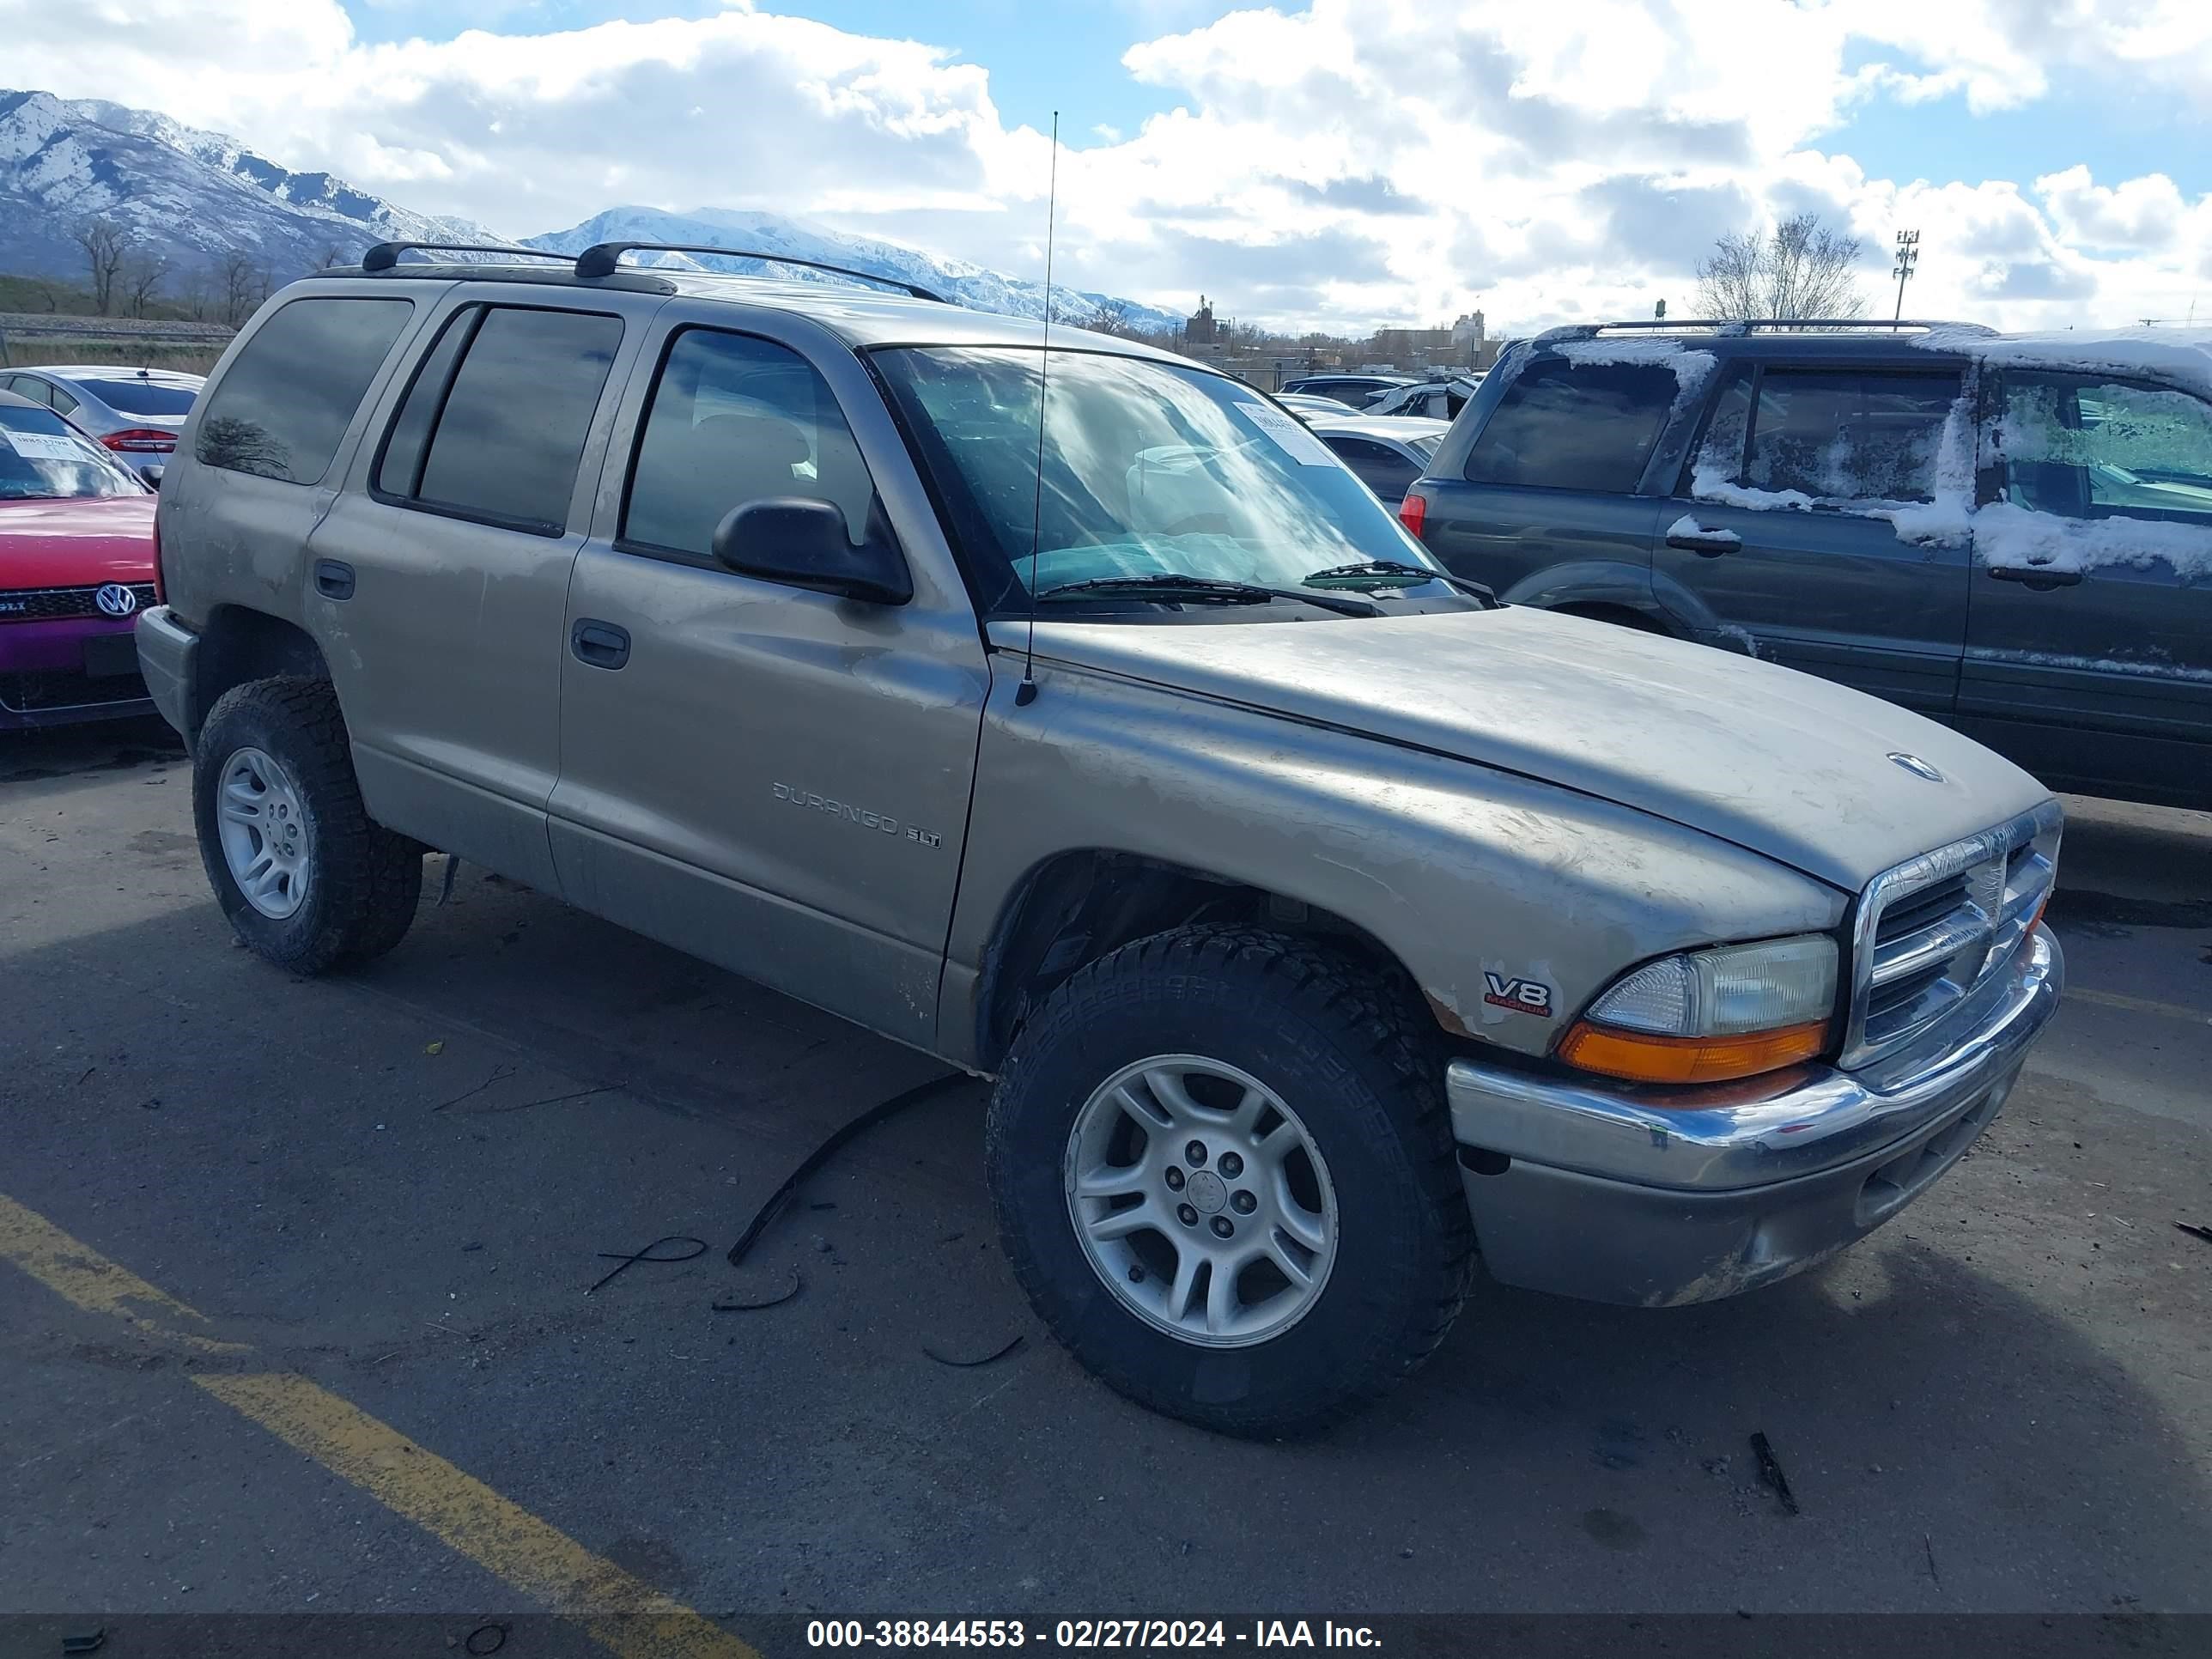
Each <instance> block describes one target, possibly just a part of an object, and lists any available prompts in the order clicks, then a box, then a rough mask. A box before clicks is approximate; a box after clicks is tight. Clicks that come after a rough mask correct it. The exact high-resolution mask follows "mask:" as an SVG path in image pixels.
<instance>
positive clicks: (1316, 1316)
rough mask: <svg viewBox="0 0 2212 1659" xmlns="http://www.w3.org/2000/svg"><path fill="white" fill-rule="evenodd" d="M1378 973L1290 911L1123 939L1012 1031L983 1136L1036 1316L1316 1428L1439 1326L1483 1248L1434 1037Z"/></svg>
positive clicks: (1259, 1418) (1423, 1345)
mask: <svg viewBox="0 0 2212 1659" xmlns="http://www.w3.org/2000/svg"><path fill="white" fill-rule="evenodd" d="M1414 1031H1415V1028H1414V1027H1413V1024H1412V1022H1411V1021H1410V1020H1408V1019H1407V1018H1401V1016H1400V1015H1399V1013H1398V1012H1397V1009H1396V1005H1395V1000H1394V999H1393V997H1392V995H1391V993H1390V990H1389V987H1387V986H1385V985H1384V984H1383V983H1382V982H1381V981H1379V980H1377V979H1376V977H1375V976H1373V975H1370V974H1368V973H1367V972H1366V971H1365V970H1364V969H1361V968H1359V967H1358V966H1357V965H1355V964H1354V963H1351V962H1349V961H1347V960H1346V959H1343V958H1341V957H1337V956H1335V955H1334V954H1332V953H1330V952H1328V951H1322V950H1319V949H1316V947H1314V946H1312V945H1308V944H1306V943H1304V942H1302V941H1299V940H1296V939H1290V938H1287V937H1285V936H1282V935H1279V934H1273V933H1264V932H1261V931H1257V930H1253V929H1245V928H1228V927H1194V928H1188V929H1184V930H1182V931H1179V932H1176V933H1164V934H1161V935H1158V936H1157V937H1155V938H1152V939H1140V940H1138V941H1136V942H1135V943H1133V944H1131V945H1124V946H1123V947H1122V948H1121V949H1120V950H1118V951H1115V952H1113V953H1112V954H1111V955H1109V956H1107V957H1103V958H1102V959H1101V960H1099V961H1097V962H1096V963H1091V965H1089V966H1088V967H1086V968H1085V969H1082V970H1081V971H1080V972H1079V973H1077V974H1076V975H1074V976H1073V977H1072V978H1071V979H1070V980H1069V981H1067V982H1066V984H1065V985H1062V986H1061V987H1060V988H1059V989H1058V990H1057V991H1055V992H1054V994H1052V995H1051V997H1050V998H1048V1000H1046V1002H1045V1004H1044V1006H1042V1009H1041V1010H1040V1011H1039V1012H1037V1014H1036V1016H1035V1018H1032V1019H1031V1020H1030V1022H1029V1024H1027V1025H1025V1026H1024V1029H1023V1030H1022V1031H1021V1033H1020V1034H1019V1035H1018V1036H1017V1037H1016V1039H1015V1042H1014V1045H1013V1048H1012V1051H1011V1052H1010V1053H1009V1054H1008V1055H1007V1058H1006V1065H1005V1067H1004V1069H1003V1070H1002V1071H1001V1073H1000V1078H999V1082H998V1086H997V1088H996V1090H995V1091H994V1094H993V1096H992V1101H991V1108H990V1115H989V1118H988V1122H987V1131H986V1142H985V1158H986V1164H987V1171H988V1175H989V1179H990V1184H991V1190H992V1196H993V1200H994V1203H995V1205H996V1207H997V1210H998V1215H999V1224H1000V1231H1001V1234H1002V1235H1003V1237H1004V1239H1005V1243H1006V1252H1007V1255H1008V1257H1009V1259H1010V1260H1011V1261H1012V1263H1013V1266H1014V1270H1015V1273H1016V1274H1017V1275H1018V1278H1019V1279H1020V1280H1021V1283H1022V1286H1023V1288H1024V1291H1027V1292H1028V1294H1029V1297H1030V1302H1031V1304H1033V1305H1034V1306H1035V1307H1036V1310H1037V1313H1038V1315H1039V1316H1041V1317H1042V1319H1043V1320H1044V1321H1045V1322H1046V1323H1047V1324H1048V1325H1049V1326H1050V1327H1051V1328H1052V1330H1053V1332H1054V1335H1056V1336H1057V1337H1058V1338H1059V1339H1060V1341H1061V1342H1063V1343H1064V1344H1065V1345H1066V1346H1067V1347H1068V1348H1069V1350H1070V1351H1071V1352H1073V1353H1074V1355H1075V1357H1076V1358H1078V1359H1079V1360H1080V1361H1081V1362H1082V1364H1084V1365H1085V1367H1086V1368H1088V1369H1089V1370H1091V1371H1092V1372H1093V1373H1094V1374H1096V1375H1097V1376H1099V1377H1100V1378H1101V1379H1102V1380H1103V1381H1104V1382H1105V1383H1107V1384H1108V1385H1109V1386H1110V1387H1112V1388H1114V1389H1117V1390H1118V1391H1120V1392H1121V1393H1122V1394H1124V1395H1128V1396H1129V1397H1130V1398H1131V1399H1133V1400H1135V1401H1139V1403H1140V1404H1143V1405H1146V1406H1148V1407H1152V1409H1153V1410H1155V1411H1159V1412H1164V1413H1167V1414H1168V1415H1170V1416H1173V1417H1179V1418H1182V1419H1185V1420H1187V1421H1189V1422H1192V1423H1195V1424H1198V1425H1201V1426H1203V1427H1206V1428H1209V1429H1213V1430H1216V1431H1221V1432H1224V1433H1229V1434H1237V1435H1244V1436H1251V1437H1279V1436H1288V1435H1297V1434H1304V1433H1308V1432H1311V1431H1315V1430H1317V1429H1319V1428H1322V1427H1323V1426H1325V1425H1328V1424H1329V1423H1332V1422H1334V1421H1335V1420H1337V1419H1340V1418H1341V1417H1343V1416H1345V1415H1346V1414H1347V1413H1350V1412H1352V1411H1354V1410H1356V1409H1358V1407H1361V1406H1363V1405H1364V1404H1366V1403H1367V1402H1368V1401H1371V1400H1373V1399H1375V1398H1376V1397H1377V1396H1379V1395H1382V1394H1383V1393H1384V1392H1386V1391H1387V1390H1388V1389H1390V1388H1392V1387H1394V1386H1395V1384H1396V1383H1399V1382H1400V1381H1401V1379H1402V1378H1404V1377H1405V1376H1407V1374H1408V1373H1409V1372H1411V1371H1412V1370H1413V1369H1414V1367H1415V1366H1417V1365H1419V1364H1420V1362H1421V1361H1422V1360H1423V1359H1424V1358H1426V1357H1427V1356H1428V1354H1429V1353H1430V1352H1431V1350H1432V1349H1434V1348H1435V1346H1437V1343H1438V1342H1439V1341H1440V1340H1443V1334H1444V1332H1445V1331H1446V1330H1447V1329H1448V1328H1449V1326H1450V1324H1451V1322H1452V1319H1453V1317H1454V1316H1455V1315H1456V1314H1457V1312H1458V1310H1459V1307H1460V1304H1461V1302H1462V1300H1463V1298H1464V1297H1465V1296H1466V1293H1467V1287H1468V1275H1469V1271H1470V1264H1471V1261H1472V1259H1473V1254H1474V1232H1473V1228H1472V1226H1471V1225H1470V1223H1469V1221H1468V1212H1467V1202H1466V1199H1465V1197H1464V1196H1463V1194H1462V1188H1461V1185H1460V1179H1459V1171H1458V1166H1457V1163H1456V1160H1455V1156H1454V1150H1453V1146H1452V1141H1451V1135H1450V1131H1449V1124H1448V1121H1447V1116H1446V1113H1445V1109H1444V1103H1443V1088H1442V1068H1441V1063H1440V1062H1437V1063H1433V1064H1432V1063H1430V1060H1431V1058H1432V1057H1431V1056H1428V1055H1426V1054H1424V1053H1423V1052H1422V1051H1421V1050H1422V1045H1420V1044H1419V1040H1418V1037H1417V1036H1415V1034H1414Z"/></svg>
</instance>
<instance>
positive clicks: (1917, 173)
mask: <svg viewBox="0 0 2212 1659" xmlns="http://www.w3.org/2000/svg"><path fill="white" fill-rule="evenodd" d="M1931 3H1941V0H1931ZM2207 3H2208V4H2212V0H2207ZM1902 56H1904V55H1902V54H1899V53H1896V52H1884V51H1882V50H1881V49H1880V48H1879V47H1876V46H1870V45H1866V44H1863V43H1854V45H1853V46H1851V47H1850V48H1849V49H1848V50H1846V52H1844V68H1845V69H1846V70H1857V69H1858V68H1860V67H1862V66H1863V65H1864V64H1871V63H1875V62H1879V61H1881V60H1882V59H1884V58H1887V59H1890V60H1891V61H1898V60H1899V58H1900V57H1902ZM1906 61H1908V62H1910V61H1911V60H1910V59H1909V58H1908V59H1907V60H1906ZM1912 66H1913V67H1914V68H1917V69H1920V70H1925V69H1927V68H1929V65H1927V64H1920V63H1916V64H1912ZM1816 142H1817V143H1819V144H1820V147H1821V148H1822V149H1833V150H1838V151H1840V152H1842V153H1843V154H1844V155H1849V156H1850V157H1851V158H1852V159H1853V160H1854V161H1857V163H1858V164H1859V165H1860V166H1861V167H1864V168H1865V169H1866V170H1867V172H1868V173H1869V174H1870V175H1871V176H1873V177H1875V178H1887V179H1897V180H1898V181H1899V182H1900V183H1904V182H1907V181H1909V180H1911V179H1938V180H1940V179H1975V180H1979V179H2021V180H2027V179H2039V178H2042V177H2043V176H2044V175H2045V174H2046V173H2060V172H2063V171H2064V170H2065V169H2066V168H2068V167H2074V166H2075V165H2077V164H2081V165H2086V166H2087V167H2088V169H2089V171H2090V172H2091V173H2094V174H2096V176H2097V177H2098V178H2100V179H2134V178H2137V177H2139V176H2141V175H2142V174H2143V173H2165V174H2166V176H2167V177H2168V178H2170V179H2172V180H2173V181H2174V183H2175V184H2177V185H2179V186H2180V187H2181V189H2182V190H2183V191H2184V192H2185V193H2187V194H2190V195H2199V194H2202V193H2203V191H2207V190H2212V112H2206V111H2203V110H2201V109H2199V110H2191V109H2190V108H2189V107H2187V106H2181V107H2176V106H2175V105H2174V104H2173V103H2172V102H2170V101H2168V100H2164V99H2160V98H2157V97H2147V98H2142V97H2134V96H2130V93H2129V88H2127V87H2126V86H2125V85H2124V84H2115V83H2114V82H2112V81H2110V80H2108V79H2106V78H2102V77H2100V78H2099V79H2098V80H2097V81H2095V82H2086V83H2069V82H2066V81H2063V80H2062V81H2060V82H2057V84H2055V85H2054V86H2053V87H2052V88H2051V90H2050V91H2049V92H2047V93H2046V94H2044V95H2043V96H2042V97H2041V98H2039V99H2038V100H2035V101H2034V102H2033V104H2029V105H2027V106H2023V107H2021V108H2019V109H2001V110H1990V111H1986V112H1983V113H1980V114H1976V113H1974V112H1972V111H1971V110H1969V109H1968V108H1967V107H1966V99H1965V98H1964V97H1963V96H1960V94H1955V93H1954V94H1950V95H1949V96H1947V97H1942V98H1936V99H1931V100H1929V101H1927V102H1926V103H1921V104H1913V103H1907V102H1905V101H1904V100H1899V99H1894V98H1881V99H1877V100H1873V101H1872V102H1870V103H1869V104H1868V105H1867V106H1864V107H1863V110H1861V111H1860V112H1858V113H1857V115H1856V116H1855V118H1853V119H1851V120H1850V121H1848V122H1847V123H1845V124H1844V125H1843V126H1842V127H1841V128H1839V129H1838V130H1837V131H1833V132H1832V133H1829V134H1826V135H1825V136H1824V137H1821V138H1820V139H1819V140H1817V141H1816Z"/></svg>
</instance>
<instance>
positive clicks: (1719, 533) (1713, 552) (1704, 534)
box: [1667, 525, 1743, 559]
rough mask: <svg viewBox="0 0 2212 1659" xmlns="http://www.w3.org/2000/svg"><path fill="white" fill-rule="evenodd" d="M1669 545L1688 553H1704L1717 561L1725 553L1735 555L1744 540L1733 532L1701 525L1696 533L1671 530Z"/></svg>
mask: <svg viewBox="0 0 2212 1659" xmlns="http://www.w3.org/2000/svg"><path fill="white" fill-rule="evenodd" d="M1667 545H1668V546H1669V547H1679V548H1680V549H1681V550H1683V551H1684V552H1686V553H1702V554H1703V555H1705V557H1707V558H1709V559H1717V558H1718V557H1720V556H1721V555H1722V554H1723V553H1733V552H1735V550H1736V549H1738V548H1739V547H1741V546H1742V545H1743V538H1742V537H1741V536H1739V535H1737V534H1736V533H1735V531H1733V530H1708V529H1706V528H1705V526H1703V525H1699V526H1698V527H1697V529H1695V530H1694V531H1692V530H1670V531H1668V532H1667Z"/></svg>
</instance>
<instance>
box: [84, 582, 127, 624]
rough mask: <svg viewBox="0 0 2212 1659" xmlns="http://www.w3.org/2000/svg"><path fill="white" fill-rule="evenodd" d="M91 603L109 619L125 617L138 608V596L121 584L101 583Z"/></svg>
mask: <svg viewBox="0 0 2212 1659" xmlns="http://www.w3.org/2000/svg"><path fill="white" fill-rule="evenodd" d="M92 602H93V603H94V605H98V606H99V607H100V609H101V610H102V611H106V613H107V614H108V615H109V616H111V617H127V616H129V615H130V614H131V612H132V611H136V610H137V608H138V596H137V594H136V593H133V592H131V590H130V589H129V588H127V587H125V586H124V585H123V584H122V583H121V582H102V583H101V584H100V592H97V593H95V594H94V595H93V596H92Z"/></svg>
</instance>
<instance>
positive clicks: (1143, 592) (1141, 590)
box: [1036, 571, 1383, 617]
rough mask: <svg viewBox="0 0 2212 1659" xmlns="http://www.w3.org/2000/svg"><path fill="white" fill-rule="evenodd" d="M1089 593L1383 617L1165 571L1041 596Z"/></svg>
mask: <svg viewBox="0 0 2212 1659" xmlns="http://www.w3.org/2000/svg"><path fill="white" fill-rule="evenodd" d="M1085 593H1101V594H1107V595H1109V596H1110V595H1112V594H1115V593H1127V594H1129V595H1131V596H1133V597H1134V598H1137V599H1162V600H1174V599H1188V600H1190V601H1192V602H1193V603H1194V604H1199V605H1206V604H1213V605H1264V604H1266V603H1267V601H1268V600H1270V599H1295V600H1297V602H1298V603H1299V604H1300V605H1312V606H1314V607H1315V608H1316V609H1317V610H1321V611H1334V612H1336V614H1337V615H1338V616H1340V617H1379V616H1381V615H1382V614H1383V612H1382V611H1381V610H1380V608H1378V607H1377V606H1376V605H1374V604H1373V603H1372V602H1371V601H1370V600H1367V599H1346V598H1344V597H1342V596H1341V595H1339V594H1335V593H1308V592H1302V591H1301V590H1299V589H1297V588H1295V587H1268V586H1264V585H1263V584H1261V583H1259V582H1239V581H1231V580H1228V579H1227V578H1225V577H1222V576H1179V575H1177V574H1175V573H1174V572H1173V571H1164V572H1161V573H1160V574H1157V575H1151V576H1093V577H1091V579H1090V580H1088V581H1079V582H1062V583H1061V584H1060V586H1057V587H1048V588H1046V589H1045V591H1044V592H1042V593H1040V594H1038V595H1037V596H1036V597H1037V603H1038V604H1040V605H1042V604H1043V603H1045V602H1046V601H1047V600H1050V599H1063V598H1073V597H1076V596H1079V595H1082V594H1085Z"/></svg>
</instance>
